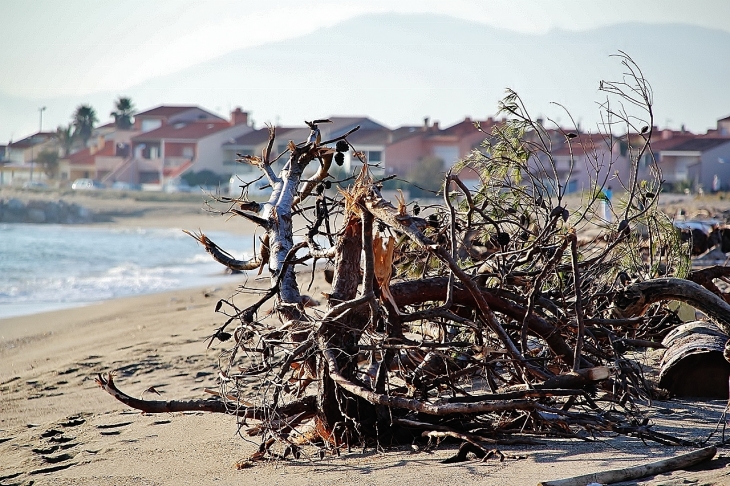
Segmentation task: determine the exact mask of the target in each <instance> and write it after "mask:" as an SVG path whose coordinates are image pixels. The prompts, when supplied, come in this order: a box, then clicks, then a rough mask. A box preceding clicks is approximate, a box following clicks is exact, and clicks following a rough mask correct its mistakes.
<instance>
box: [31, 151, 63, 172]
mask: <svg viewBox="0 0 730 486" xmlns="http://www.w3.org/2000/svg"><path fill="white" fill-rule="evenodd" d="M36 162H37V163H38V164H39V165H40V166H41V167H43V173H44V174H45V175H46V177H48V178H49V179H53V178H55V177H56V175H57V174H58V152H55V151H53V150H43V151H42V152H41V153H39V154H38V157H36Z"/></svg>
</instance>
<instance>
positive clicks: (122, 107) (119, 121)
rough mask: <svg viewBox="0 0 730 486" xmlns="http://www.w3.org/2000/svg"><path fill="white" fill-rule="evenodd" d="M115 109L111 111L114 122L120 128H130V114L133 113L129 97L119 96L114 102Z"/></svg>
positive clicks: (132, 105)
mask: <svg viewBox="0 0 730 486" xmlns="http://www.w3.org/2000/svg"><path fill="white" fill-rule="evenodd" d="M114 106H115V108H116V110H115V111H112V112H111V116H113V117H114V124H115V125H116V126H117V128H119V129H121V130H129V129H130V128H132V116H133V115H134V113H135V109H134V104H133V103H132V99H131V98H126V97H123V96H120V97H119V99H118V100H117V101H116V102H115V103H114Z"/></svg>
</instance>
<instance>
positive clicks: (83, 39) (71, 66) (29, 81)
mask: <svg viewBox="0 0 730 486" xmlns="http://www.w3.org/2000/svg"><path fill="white" fill-rule="evenodd" d="M388 11H397V12H431V13H443V14H448V15H452V16H456V17H461V18H464V19H468V20H471V21H476V22H483V23H485V24H489V25H492V26H497V27H501V28H508V29H513V30H518V31H522V32H536V33H539V32H545V31H547V30H550V29H553V28H562V29H574V30H578V29H590V28H594V27H599V26H604V25H609V24H615V23H619V22H628V21H641V22H654V23H667V22H679V23H686V24H693V25H698V26H702V27H709V28H715V29H722V30H725V31H728V32H730V1H728V0H692V1H687V0H643V1H636V0H611V1H610V2H607V1H590V0H504V1H503V0H449V1H444V0H436V1H432V0H399V1H394V0H372V1H364V0H357V1H348V0H336V1H330V0H307V1H301V0H297V1H289V0H286V1H268V2H254V1H241V0H204V1H201V0H123V1H111V0H0V19H2V23H1V24H2V32H3V34H2V35H3V40H2V42H1V43H0V66H1V67H0V72H2V73H3V74H2V76H0V92H2V93H4V94H6V95H12V96H17V97H22V98H30V99H47V98H50V97H57V96H67V95H72V96H79V95H85V94H89V93H94V92H99V91H115V92H122V91H123V90H124V89H126V88H127V87H130V86H133V85H135V84H137V83H139V82H142V81H144V80H146V79H149V78H152V77H156V76H159V75H162V74H168V73H172V72H175V71H177V70H179V69H181V68H184V67H188V66H191V65H194V64H197V63H199V62H201V61H204V60H206V59H210V58H212V57H216V56H219V55H222V54H225V53H227V52H230V51H234V50H237V49H240V48H242V47H246V46H252V45H256V44H263V43H267V42H271V41H278V40H283V39H286V38H290V37H295V36H299V35H302V34H305V33H308V32H311V31H314V30H316V29H318V28H321V27H325V26H328V25H331V24H333V23H336V22H338V21H342V20H345V19H348V18H351V17H354V16H357V15H360V14H364V13H373V12H388ZM729 56H730V54H729ZM190 102H191V103H195V100H190ZM140 108H146V107H140ZM31 116H32V115H31ZM67 116H68V115H64V117H67ZM35 118H37V113H36V115H35ZM51 123H53V120H52V119H49V124H51ZM3 135H4V134H3Z"/></svg>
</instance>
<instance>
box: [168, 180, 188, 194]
mask: <svg viewBox="0 0 730 486" xmlns="http://www.w3.org/2000/svg"><path fill="white" fill-rule="evenodd" d="M193 190H194V189H193V188H192V187H190V185H189V184H188V183H187V182H185V181H184V180H183V179H170V180H168V181H165V183H164V184H163V185H162V191H163V192H193Z"/></svg>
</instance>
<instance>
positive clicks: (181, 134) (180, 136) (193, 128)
mask: <svg viewBox="0 0 730 486" xmlns="http://www.w3.org/2000/svg"><path fill="white" fill-rule="evenodd" d="M230 127H231V125H230V123H228V122H216V123H212V122H194V123H175V124H173V125H165V126H163V127H160V128H157V129H156V130H152V131H149V132H146V133H142V134H140V135H137V136H136V137H133V138H132V140H134V141H135V142H138V141H144V140H162V139H163V138H169V139H176V140H200V139H201V138H205V137H207V136H208V135H211V134H213V133H216V132H220V131H221V130H225V129H226V128H230Z"/></svg>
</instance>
